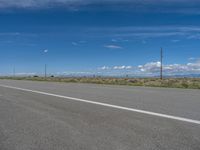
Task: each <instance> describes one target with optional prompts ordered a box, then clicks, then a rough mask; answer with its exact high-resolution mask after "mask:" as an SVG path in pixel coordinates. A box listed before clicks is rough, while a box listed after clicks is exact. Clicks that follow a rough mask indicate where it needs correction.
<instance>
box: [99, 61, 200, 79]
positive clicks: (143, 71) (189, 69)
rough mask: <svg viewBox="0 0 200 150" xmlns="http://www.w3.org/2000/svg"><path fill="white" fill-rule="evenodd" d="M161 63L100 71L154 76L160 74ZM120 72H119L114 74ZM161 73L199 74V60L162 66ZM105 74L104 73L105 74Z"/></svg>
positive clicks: (116, 67)
mask: <svg viewBox="0 0 200 150" xmlns="http://www.w3.org/2000/svg"><path fill="white" fill-rule="evenodd" d="M160 66H161V63H160V62H159V61H156V62H149V63H146V64H144V65H138V66H137V67H133V66H125V65H123V66H114V67H108V66H104V67H101V68H100V69H101V70H104V71H108V72H107V73H116V74H120V75H121V74H127V73H128V74H130V75H141V76H143V75H144V76H146V75H149V76H156V75H159V73H160ZM116 71H120V72H116ZM163 72H164V74H165V75H187V74H200V60H198V61H195V62H193V63H187V64H167V65H163ZM105 73H106V72H105Z"/></svg>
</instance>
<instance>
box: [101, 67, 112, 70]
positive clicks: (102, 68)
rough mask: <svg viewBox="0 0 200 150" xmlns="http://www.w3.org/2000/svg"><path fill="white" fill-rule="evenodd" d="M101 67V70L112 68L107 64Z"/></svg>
mask: <svg viewBox="0 0 200 150" xmlns="http://www.w3.org/2000/svg"><path fill="white" fill-rule="evenodd" d="M99 69H100V70H108V69H110V68H109V67H107V66H103V67H100V68H99Z"/></svg>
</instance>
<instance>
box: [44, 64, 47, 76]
mask: <svg viewBox="0 0 200 150" xmlns="http://www.w3.org/2000/svg"><path fill="white" fill-rule="evenodd" d="M44 77H45V80H46V78H47V64H45V66H44Z"/></svg>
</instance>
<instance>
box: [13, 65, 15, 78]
mask: <svg viewBox="0 0 200 150" xmlns="http://www.w3.org/2000/svg"><path fill="white" fill-rule="evenodd" d="M13 77H14V78H15V66H14V67H13Z"/></svg>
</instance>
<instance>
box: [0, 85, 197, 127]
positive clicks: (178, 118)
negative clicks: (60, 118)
mask: <svg viewBox="0 0 200 150" xmlns="http://www.w3.org/2000/svg"><path fill="white" fill-rule="evenodd" d="M0 86H1V87H4V88H10V89H16V90H21V91H26V92H32V93H37V94H42V95H48V96H53V97H58V98H64V99H70V100H74V101H79V102H85V103H90V104H95V105H101V106H106V107H111V108H116V109H121V110H127V111H132V112H137V113H141V114H146V115H151V116H157V117H162V118H167V119H173V120H178V121H183V122H188V123H193V124H198V125H200V120H193V119H188V118H183V117H177V116H172V115H167V114H161V113H155V112H150V111H145V110H140V109H134V108H128V107H123V106H118V105H112V104H107V103H101V102H95V101H90V100H84V99H80V98H74V97H68V96H62V95H57V94H52V93H47V92H41V91H36V90H30V89H23V88H19V87H13V86H8V85H2V84H0Z"/></svg>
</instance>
